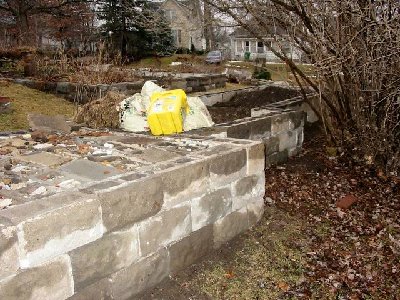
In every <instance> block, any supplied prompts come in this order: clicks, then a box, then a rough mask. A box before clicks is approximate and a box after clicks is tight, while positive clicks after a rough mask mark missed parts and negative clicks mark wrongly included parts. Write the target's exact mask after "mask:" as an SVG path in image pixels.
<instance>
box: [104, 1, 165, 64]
mask: <svg viewBox="0 0 400 300" xmlns="http://www.w3.org/2000/svg"><path fill="white" fill-rule="evenodd" d="M99 19H100V20H102V21H104V24H103V25H102V31H103V33H105V34H107V35H108V36H109V39H110V41H111V43H112V47H113V48H114V49H118V50H119V51H120V53H121V56H122V59H123V60H126V59H127V58H131V57H133V58H135V59H136V58H139V57H143V56H145V55H147V54H149V53H154V54H165V53H168V52H171V50H172V45H173V41H172V35H171V30H170V28H169V25H168V23H167V22H166V20H165V18H164V16H163V14H162V13H161V11H160V10H159V9H158V6H157V4H156V3H154V2H151V1H147V0H105V1H102V3H101V5H100V11H99Z"/></svg>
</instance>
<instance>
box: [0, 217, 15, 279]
mask: <svg viewBox="0 0 400 300" xmlns="http://www.w3.org/2000/svg"><path fill="white" fill-rule="evenodd" d="M17 243H18V241H17V231H16V228H15V227H14V226H13V225H12V224H11V223H10V222H9V221H8V220H6V219H4V218H2V217H0V280H1V279H2V278H4V277H7V276H9V275H12V274H15V272H16V271H17V270H18V267H19V260H18V252H17V251H18V250H17V249H18V248H17V247H18V244H17Z"/></svg>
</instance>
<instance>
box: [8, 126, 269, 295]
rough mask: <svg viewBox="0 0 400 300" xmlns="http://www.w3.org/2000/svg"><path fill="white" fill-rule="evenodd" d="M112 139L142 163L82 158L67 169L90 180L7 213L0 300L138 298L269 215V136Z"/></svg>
mask: <svg viewBox="0 0 400 300" xmlns="http://www.w3.org/2000/svg"><path fill="white" fill-rule="evenodd" d="M92 139H93V140H95V139H96V138H92ZM99 139H100V141H101V138H99ZM103 140H104V141H107V143H112V144H115V147H118V148H117V149H128V150H129V151H133V152H132V153H136V155H133V156H132V154H130V155H129V156H127V157H126V158H124V159H123V160H124V161H125V160H128V159H135V163H137V164H138V167H137V170H135V171H134V172H123V173H122V174H121V172H119V174H118V175H115V174H114V173H113V172H118V171H119V170H111V171H110V169H107V170H108V171H107V172H108V173H107V172H103V171H102V170H103V169H101V168H104V166H102V165H101V163H98V164H99V166H94V165H93V166H92V167H88V166H85V164H89V163H90V164H95V162H90V161H87V162H86V163H84V160H82V159H81V160H82V162H80V163H77V164H74V162H76V159H77V158H74V160H73V161H72V162H70V163H68V164H66V165H63V166H62V167H61V168H59V169H58V170H63V172H64V173H63V174H64V176H66V178H76V179H79V180H80V179H81V178H84V177H85V176H86V177H88V178H86V179H89V180H88V181H86V182H88V184H86V185H83V186H81V187H80V188H79V189H76V190H75V191H70V192H65V193H56V194H54V195H51V196H49V197H44V198H35V196H28V197H29V198H27V199H25V200H24V201H27V202H26V203H24V201H22V202H21V204H16V205H14V206H11V207H9V208H6V209H5V210H1V211H0V299H2V300H9V299H18V300H22V299H41V300H46V299H74V300H77V299H118V300H121V299H132V298H131V297H133V296H134V295H135V294H137V293H140V292H142V291H144V290H146V289H148V288H150V287H152V286H154V285H156V284H157V283H159V282H161V281H162V280H163V279H164V278H166V277H167V276H168V275H169V274H171V273H175V272H177V271H179V270H180V269H182V268H185V267H186V266H188V265H190V264H192V263H193V262H195V261H196V260H198V259H199V258H201V257H202V256H203V255H205V254H206V253H207V252H208V251H210V250H212V249H214V248H218V247H219V246H221V245H222V244H223V243H225V242H227V241H228V240H230V239H231V238H233V237H234V236H236V235H237V234H239V233H241V232H243V231H245V230H246V229H248V228H249V227H251V226H252V225H254V224H256V223H257V221H258V220H259V219H260V218H261V216H262V214H263V210H264V202H263V196H264V192H265V174H264V145H263V144H262V143H260V142H252V141H239V140H231V139H220V138H214V137H201V138H199V137H197V136H193V137H189V138H184V137H181V138H180V139H179V141H178V139H173V138H158V139H156V138H151V137H147V136H140V135H133V134H130V135H127V134H124V135H121V134H120V135H119V136H116V137H113V136H111V137H110V136H107V137H105V138H104V139H103ZM81 142H82V141H81ZM93 143H95V142H93V141H92V145H93ZM147 145H150V146H147ZM179 145H181V146H179ZM182 145H183V146H182ZM135 147H136V148H135ZM130 149H131V150H130ZM135 149H141V150H140V151H139V150H135ZM128 150H127V151H128ZM124 151H125V150H124ZM129 153H131V152H129ZM162 153H164V154H162ZM167 154H168V155H167ZM171 155H172V156H171ZM139 157H141V159H142V160H138V158H139ZM31 161H32V158H31ZM126 163H127V162H124V164H126ZM71 164H74V166H73V167H72V166H71ZM139 166H141V167H139ZM95 169H99V172H93V170H95ZM113 174H114V176H111V175H113ZM104 177H106V178H105V179H104ZM99 178H100V179H99ZM101 178H103V179H101ZM82 182H85V181H82ZM43 184H45V183H43Z"/></svg>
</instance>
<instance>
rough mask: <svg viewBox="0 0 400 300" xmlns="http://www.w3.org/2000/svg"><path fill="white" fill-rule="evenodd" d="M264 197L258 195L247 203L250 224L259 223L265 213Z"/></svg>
mask: <svg viewBox="0 0 400 300" xmlns="http://www.w3.org/2000/svg"><path fill="white" fill-rule="evenodd" d="M264 208H265V205H264V198H263V197H258V198H256V199H255V200H254V201H252V202H249V203H248V204H247V213H248V216H249V226H250V227H251V226H253V225H255V224H257V223H258V222H259V221H260V220H261V218H262V216H263V214H264Z"/></svg>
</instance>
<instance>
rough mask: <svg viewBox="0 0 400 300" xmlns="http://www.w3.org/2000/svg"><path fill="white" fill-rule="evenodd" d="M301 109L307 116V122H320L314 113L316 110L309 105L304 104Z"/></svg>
mask: <svg viewBox="0 0 400 300" xmlns="http://www.w3.org/2000/svg"><path fill="white" fill-rule="evenodd" d="M301 109H302V110H303V111H304V112H305V113H306V114H307V122H308V123H314V122H317V121H318V120H319V118H318V115H317V114H316V113H315V112H314V110H313V109H312V108H311V107H310V105H308V104H307V103H305V102H303V103H302V105H301Z"/></svg>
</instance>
